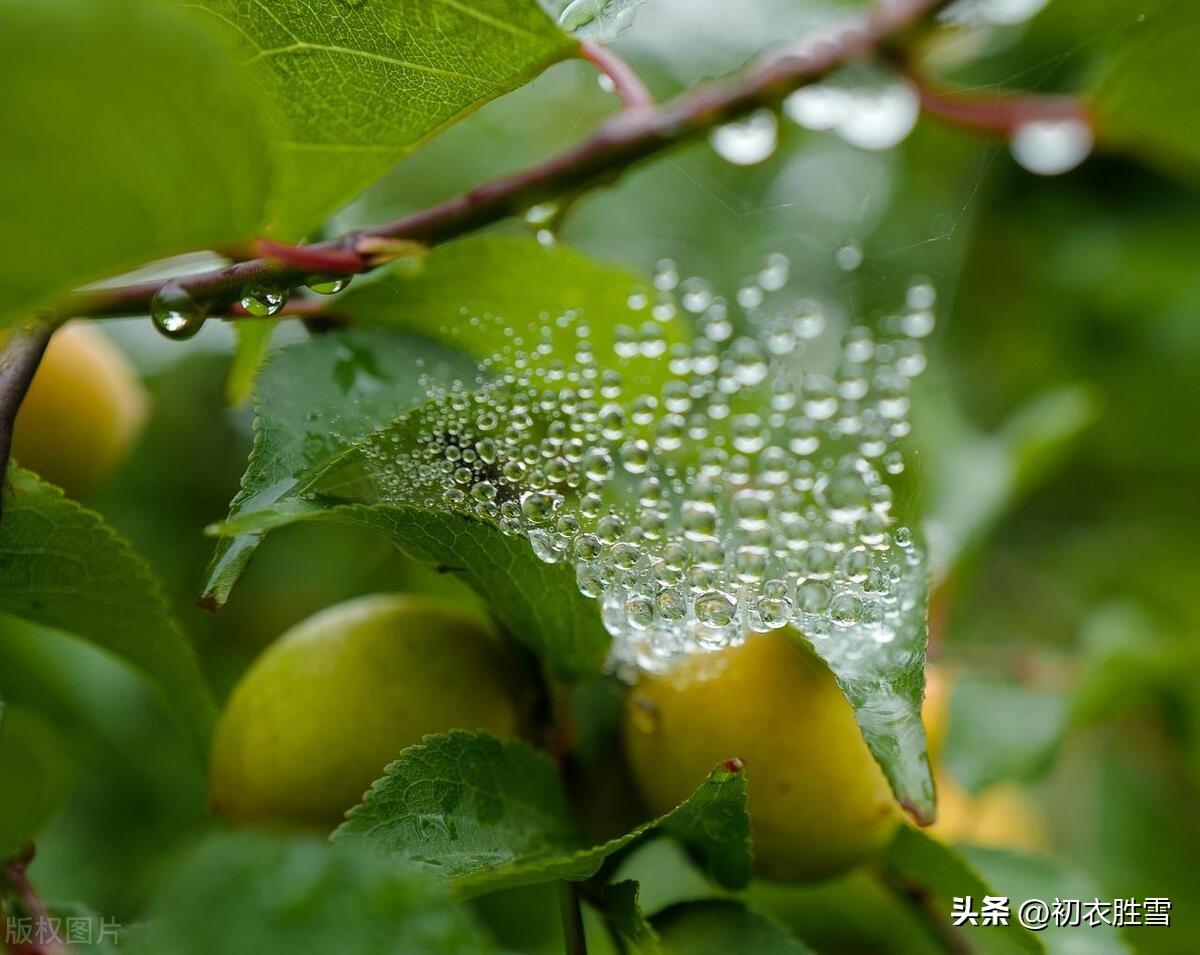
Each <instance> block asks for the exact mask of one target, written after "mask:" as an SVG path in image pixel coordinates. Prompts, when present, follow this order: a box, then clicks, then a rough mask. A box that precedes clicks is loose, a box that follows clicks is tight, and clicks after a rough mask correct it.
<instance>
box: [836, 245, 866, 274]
mask: <svg viewBox="0 0 1200 955" xmlns="http://www.w3.org/2000/svg"><path fill="white" fill-rule="evenodd" d="M833 260H834V262H835V263H837V267H838V268H839V269H841V270H842V271H843V272H853V271H854V270H855V269H857V268H858V267H859V266H860V265H862V264H863V251H862V246H860V245H859V244H858V243H857V242H847V243H845V244H844V245H843V246H842V247H841V248H839V249H838V250H837V252H836V253H835V254H834V256H833Z"/></svg>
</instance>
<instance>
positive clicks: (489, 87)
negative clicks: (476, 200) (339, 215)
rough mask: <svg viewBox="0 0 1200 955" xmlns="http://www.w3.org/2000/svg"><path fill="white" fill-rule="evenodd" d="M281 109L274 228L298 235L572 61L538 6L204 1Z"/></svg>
mask: <svg viewBox="0 0 1200 955" xmlns="http://www.w3.org/2000/svg"><path fill="white" fill-rule="evenodd" d="M203 8H204V9H207V10H208V11H210V12H211V14H212V18H213V19H214V20H216V21H219V22H222V23H224V24H226V25H227V26H228V27H229V32H230V34H231V36H232V37H233V39H234V40H235V41H236V42H237V43H238V45H239V47H240V49H241V50H242V53H243V57H244V59H246V60H247V61H249V64H250V66H251V67H252V68H253V69H254V71H255V74H256V76H257V78H258V80H259V82H260V84H261V85H262V86H263V88H264V89H265V90H266V91H267V94H268V96H269V98H270V100H271V102H272V103H273V104H274V107H275V109H274V112H275V114H276V127H277V133H276V139H275V142H274V143H273V149H272V152H273V154H274V157H275V165H276V169H277V178H276V181H275V183H274V186H273V189H272V193H271V200H270V215H269V219H268V224H269V228H270V231H271V232H272V233H274V234H276V235H280V236H283V237H285V238H292V239H294V238H298V237H300V236H303V235H304V234H306V233H308V232H310V231H311V230H312V229H314V228H315V227H317V226H319V225H320V224H321V223H322V222H323V220H324V219H325V218H326V217H327V216H328V215H329V214H330V213H332V212H334V211H336V210H337V209H338V208H339V207H341V206H342V205H343V204H345V203H346V202H347V201H348V200H350V199H352V198H353V197H354V196H356V195H357V194H358V193H359V192H361V191H362V190H363V189H364V188H366V187H367V186H368V185H370V184H371V183H372V182H373V181H374V180H375V179H377V178H378V177H379V176H380V175H382V174H383V173H384V172H386V171H387V170H388V169H389V168H390V167H391V166H392V165H393V164H395V162H396V161H397V160H398V159H400V157H402V156H404V155H405V154H407V153H409V152H411V151H412V150H414V149H416V148H417V147H418V146H420V145H421V143H423V142H424V141H425V140H427V139H429V138H430V137H431V136H433V135H434V134H436V133H437V132H439V131H440V130H442V129H444V128H445V127H446V126H449V125H450V124H451V123H453V122H455V121H456V120H457V119H459V118H461V117H462V116H464V115H466V114H467V113H470V112H472V111H473V110H475V109H477V108H478V107H479V106H481V105H483V104H484V103H486V102H487V101H488V100H491V99H493V98H495V97H496V96H499V95H500V94H501V93H506V92H508V91H509V90H511V89H515V88H516V87H518V86H520V85H522V84H523V83H525V82H527V81H528V80H530V79H532V78H533V77H534V76H536V75H537V74H538V73H540V72H541V71H542V70H544V69H545V68H546V67H547V66H549V65H550V64H552V63H556V62H558V61H559V60H562V59H565V58H566V57H568V56H570V55H571V54H572V53H573V52H574V50H575V43H574V42H573V41H572V40H571V39H570V38H569V37H567V36H566V35H565V34H563V33H562V32H561V31H559V30H558V29H557V28H556V27H555V25H554V24H553V23H552V22H551V21H550V19H549V18H548V17H547V16H546V14H545V13H544V12H543V10H542V9H541V7H539V6H538V4H537V3H536V2H535V0H405V2H404V3H394V2H384V0H359V2H353V0H272V2H270V3H264V2H254V0H203Z"/></svg>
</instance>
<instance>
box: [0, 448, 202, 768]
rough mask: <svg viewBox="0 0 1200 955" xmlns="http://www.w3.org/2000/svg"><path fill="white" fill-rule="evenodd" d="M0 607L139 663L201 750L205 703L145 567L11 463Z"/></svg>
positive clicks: (1, 543)
mask: <svg viewBox="0 0 1200 955" xmlns="http://www.w3.org/2000/svg"><path fill="white" fill-rule="evenodd" d="M0 612H4V613H11V614H13V615H14V616H17V617H21V618H23V619H26V620H31V621H34V622H36V623H41V624H45V625H46V626H49V627H53V628H55V629H58V630H63V631H65V632H67V633H71V634H74V635H75V636H78V637H80V638H82V639H84V640H87V641H89V642H90V643H93V644H95V645H96V646H98V647H101V648H102V649H105V650H108V651H109V652H111V653H113V654H115V655H116V656H118V657H120V658H122V659H123V660H125V661H126V662H127V663H130V664H132V665H133V666H134V667H135V668H136V669H138V670H140V671H141V672H142V673H143V674H144V675H145V676H146V677H147V678H148V679H149V680H150V681H151V682H152V683H153V684H154V685H155V687H156V688H157V689H158V691H159V692H160V694H161V695H162V699H163V701H164V703H165V704H166V706H167V708H168V710H170V711H171V712H172V713H173V714H174V715H175V716H176V717H177V718H178V720H179V721H180V723H181V724H182V725H183V727H184V728H185V729H186V730H187V732H188V734H189V735H190V736H191V738H192V740H193V742H194V743H195V744H196V747H197V748H198V749H199V750H201V751H204V750H206V749H207V746H208V736H209V732H210V729H211V726H212V721H213V715H214V708H213V703H212V699H211V698H210V696H209V693H208V689H207V687H206V685H205V682H204V677H203V676H202V674H201V673H200V669H199V667H198V666H197V664H196V659H195V657H194V656H193V654H192V650H191V648H190V647H189V646H188V644H187V642H186V640H185V639H184V637H183V634H182V633H181V632H180V629H179V625H178V624H177V623H176V622H175V620H174V619H173V618H172V616H171V614H170V611H169V610H168V608H167V604H166V601H165V599H164V597H163V595H162V593H161V591H160V590H159V586H158V583H157V582H156V581H155V579H154V577H153V575H152V574H151V572H150V569H149V568H148V567H147V566H146V564H145V563H144V562H143V561H142V559H141V558H140V557H139V556H138V555H137V554H136V553H135V552H134V550H133V548H131V547H130V546H129V544H128V543H127V542H126V541H125V540H124V539H122V538H121V537H119V536H118V535H117V533H116V532H115V531H113V530H112V529H111V528H110V527H109V526H108V525H107V524H105V523H104V521H103V520H102V519H101V518H100V516H99V515H98V514H95V513H93V512H92V511H89V510H86V509H85V508H83V507H81V506H80V505H79V504H76V503H75V502H74V501H71V500H68V499H67V498H65V497H63V494H62V492H61V491H59V490H58V489H57V488H54V487H51V486H50V485H49V484H45V483H43V482H42V481H40V480H38V479H37V478H36V477H34V476H33V475H32V474H30V473H29V472H28V471H23V470H21V469H20V468H10V474H9V480H8V484H7V486H6V487H5V494H4V519H3V520H2V521H0Z"/></svg>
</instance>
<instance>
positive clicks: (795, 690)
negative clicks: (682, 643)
mask: <svg viewBox="0 0 1200 955" xmlns="http://www.w3.org/2000/svg"><path fill="white" fill-rule="evenodd" d="M625 749H626V753H627V755H628V757H629V761H630V765H631V766H632V769H633V775H634V778H635V780H636V781H637V784H638V788H639V790H640V791H641V793H642V796H643V798H644V799H645V801H646V803H647V804H648V805H649V807H650V808H651V809H652V810H654V811H655V812H656V813H662V812H667V811H669V810H670V809H672V808H673V807H674V806H676V805H678V804H679V803H680V802H682V801H683V800H684V799H685V798H686V797H687V796H688V795H689V794H690V793H691V792H692V791H693V790H694V789H695V788H696V786H698V785H699V784H700V782H701V781H702V780H703V779H704V777H705V776H706V775H707V774H708V773H709V772H710V771H711V770H712V769H713V768H714V767H715V766H717V765H719V764H721V763H722V762H724V761H726V760H729V759H734V758H739V759H741V760H742V762H743V763H744V764H745V767H746V782H747V786H748V793H749V809H750V828H751V833H752V836H753V838H754V853H755V865H756V868H757V869H758V871H759V872H760V874H762V875H764V876H766V877H767V878H771V879H777V880H780V881H789V882H791V881H807V880H813V879H820V878H824V877H827V876H831V875H834V874H836V873H839V872H843V871H845V870H847V869H850V868H851V867H853V866H855V865H856V864H858V863H859V862H862V861H863V860H865V859H867V858H869V857H870V856H872V855H873V854H875V853H876V852H877V851H878V850H879V849H881V848H882V847H883V846H884V845H885V844H886V843H887V842H888V841H889V839H890V838H891V837H892V834H893V832H894V831H895V828H896V825H897V823H898V821H899V815H898V812H897V810H896V806H895V802H894V800H893V799H892V794H891V790H890V789H889V788H888V784H887V780H886V779H885V778H884V776H883V773H882V772H881V771H880V769H879V766H878V765H877V764H876V762H875V760H874V758H873V757H872V756H871V753H870V751H869V750H868V749H867V746H866V744H865V743H864V742H863V738H862V735H861V733H860V732H859V728H858V724H857V723H856V722H855V719H854V713H853V711H852V710H851V709H850V705H849V704H848V703H847V702H846V700H845V698H844V697H843V696H842V693H841V691H840V690H839V689H838V687H837V684H836V683H835V682H834V679H833V676H832V674H831V673H830V672H829V670H828V668H827V667H826V666H825V664H824V663H822V662H821V661H820V660H819V659H818V658H817V657H815V656H814V655H813V654H811V653H809V652H807V651H805V650H802V649H800V648H798V647H797V646H796V645H794V644H793V643H791V641H789V640H788V639H787V638H786V637H785V636H784V635H783V634H781V633H779V632H772V633H768V634H754V635H752V636H751V637H750V639H749V640H747V641H746V643H745V644H743V645H742V646H738V647H732V648H730V649H728V650H722V651H720V652H717V653H712V654H698V655H695V656H692V657H689V658H687V659H686V660H684V661H683V662H682V663H680V664H679V665H678V666H676V667H675V668H674V669H672V670H671V671H670V672H668V673H666V674H663V675H661V676H644V677H642V679H641V680H640V681H639V683H638V684H637V686H636V687H635V688H634V689H633V691H632V692H631V693H630V696H629V700H628V703H627V707H626V713H625Z"/></svg>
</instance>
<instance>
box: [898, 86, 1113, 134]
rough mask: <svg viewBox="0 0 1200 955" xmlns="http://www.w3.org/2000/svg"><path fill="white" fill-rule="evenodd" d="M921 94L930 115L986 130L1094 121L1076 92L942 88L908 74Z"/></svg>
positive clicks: (1004, 131)
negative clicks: (977, 92)
mask: <svg viewBox="0 0 1200 955" xmlns="http://www.w3.org/2000/svg"><path fill="white" fill-rule="evenodd" d="M909 76H910V79H912V80H913V82H914V83H915V84H916V87H917V92H918V93H919V95H920V97H921V109H922V111H924V112H926V113H928V114H929V115H930V116H936V117H937V118H938V119H942V120H945V121H946V122H949V123H953V124H954V125H955V126H962V127H965V128H967V129H974V130H978V131H980V132H984V133H990V134H996V133H998V134H1000V135H1005V136H1008V135H1011V134H1012V133H1014V132H1016V131H1017V130H1018V129H1020V128H1021V127H1022V126H1025V125H1028V124H1029V123H1036V122H1061V121H1065V120H1074V121H1077V122H1081V123H1086V124H1087V125H1089V126H1090V125H1091V119H1090V117H1089V116H1088V112H1087V109H1086V108H1085V107H1084V105H1083V103H1081V102H1080V101H1079V100H1078V99H1076V98H1075V97H1073V96H1036V95H1030V94H1025V93H999V94H996V95H994V96H978V95H972V94H968V93H959V92H953V91H950V90H948V89H944V88H940V87H937V86H935V85H934V84H932V83H930V82H929V81H927V80H921V79H919V78H917V77H914V76H912V74H909Z"/></svg>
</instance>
